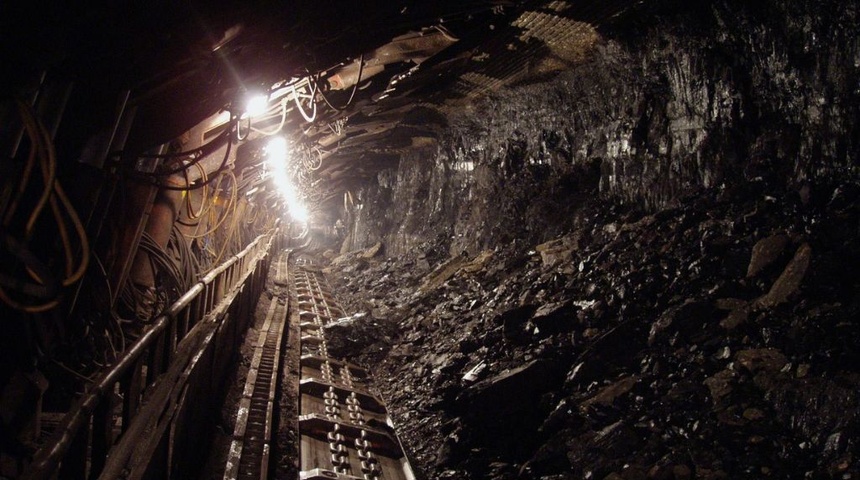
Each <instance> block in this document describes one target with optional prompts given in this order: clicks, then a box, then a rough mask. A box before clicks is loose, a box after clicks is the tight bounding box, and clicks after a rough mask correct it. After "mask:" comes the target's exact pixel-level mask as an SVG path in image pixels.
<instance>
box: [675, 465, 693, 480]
mask: <svg viewBox="0 0 860 480" xmlns="http://www.w3.org/2000/svg"><path fill="white" fill-rule="evenodd" d="M672 476H673V477H674V478H675V480H690V478H692V476H693V472H692V471H691V470H690V467H688V466H686V465H684V464H680V465H675V466H674V467H672Z"/></svg>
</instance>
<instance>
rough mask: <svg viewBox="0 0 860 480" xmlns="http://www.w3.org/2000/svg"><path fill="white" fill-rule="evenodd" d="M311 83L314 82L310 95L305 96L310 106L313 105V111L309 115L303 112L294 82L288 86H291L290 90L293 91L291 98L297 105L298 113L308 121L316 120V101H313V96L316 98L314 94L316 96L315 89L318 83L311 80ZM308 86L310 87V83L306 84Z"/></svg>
mask: <svg viewBox="0 0 860 480" xmlns="http://www.w3.org/2000/svg"><path fill="white" fill-rule="evenodd" d="M309 83H310V82H309ZM313 83H314V88H313V89H312V90H311V93H310V95H309V96H308V97H307V98H309V99H310V102H311V106H313V112H312V113H311V114H310V115H308V114H307V112H305V109H304V107H302V102H301V100H299V93H298V91H297V90H296V86H295V84H293V85H291V86H290V88H292V91H293V100H294V101H295V102H296V107H298V110H299V113H301V114H302V117H304V118H305V120H307V121H308V122H309V123H313V121H314V120H316V118H317V103H316V102H315V101H314V98H316V96H317V90H318V87H319V83H317V82H313ZM308 86H309V87H310V85H308Z"/></svg>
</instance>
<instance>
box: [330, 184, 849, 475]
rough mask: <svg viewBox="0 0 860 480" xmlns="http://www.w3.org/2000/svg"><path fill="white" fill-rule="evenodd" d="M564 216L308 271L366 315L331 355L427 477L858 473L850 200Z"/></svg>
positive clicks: (604, 210) (696, 201)
mask: <svg viewBox="0 0 860 480" xmlns="http://www.w3.org/2000/svg"><path fill="white" fill-rule="evenodd" d="M822 188H824V187H822ZM830 188H831V189H833V190H834V191H837V192H839V191H843V192H844V191H856V189H850V188H845V187H844V186H842V187H840V186H833V187H830ZM829 197H830V196H829V195H828V194H827V192H826V191H825V192H822V193H821V194H820V195H819V198H825V199H826V198H829ZM764 203H766V205H765V204H764ZM796 209H803V211H802V212H798V211H797V210H796ZM765 212H766V213H765ZM780 212H782V213H780ZM582 216H583V221H581V222H580V223H579V224H580V225H581V227H580V228H579V229H577V230H576V231H572V232H569V233H568V234H567V235H565V236H563V237H561V238H557V239H553V240H551V241H549V242H547V243H544V244H543V245H535V246H523V245H521V244H520V243H519V242H512V243H511V244H509V245H502V246H499V247H498V248H496V249H495V250H494V251H493V252H492V254H490V253H489V252H484V253H480V254H478V255H476V256H465V257H464V256H457V257H454V258H452V259H450V260H446V261H441V262H440V263H439V264H438V265H432V266H430V268H426V267H425V268H422V265H421V263H420V262H426V260H425V257H423V256H421V255H420V252H419V254H418V255H415V256H413V257H402V258H397V259H393V258H388V259H386V258H383V257H382V256H380V255H377V253H378V252H379V251H380V250H381V249H380V248H379V247H376V246H375V247H373V249H372V250H375V251H374V253H373V255H364V254H360V253H359V254H354V255H352V254H351V255H350V256H349V257H348V258H343V257H341V260H340V261H338V262H333V263H332V265H331V266H330V267H328V268H327V269H326V270H327V272H328V273H329V278H330V281H331V282H332V283H333V285H334V288H335V291H337V292H338V295H339V296H340V297H341V301H342V303H343V304H344V305H345V307H346V310H347V311H348V312H354V313H358V314H363V315H357V316H355V317H352V318H350V319H349V320H348V321H344V322H343V323H340V324H338V325H337V327H335V328H332V331H331V332H330V333H331V334H332V336H333V337H340V340H339V341H338V343H337V349H338V355H344V356H347V357H348V358H349V359H350V360H351V361H354V362H357V363H359V364H365V365H372V366H373V367H374V370H375V371H376V372H377V373H376V375H377V377H376V379H375V381H376V385H377V387H378V388H379V389H380V391H381V392H382V394H383V396H384V397H385V398H386V400H387V401H388V402H389V405H390V406H391V410H392V414H393V417H394V418H395V421H396V422H397V425H398V428H399V430H400V431H401V432H402V436H403V438H404V439H406V443H407V445H406V448H407V450H409V451H411V454H412V456H413V459H414V462H415V465H416V466H417V467H418V469H419V470H420V471H423V473H424V475H425V477H426V478H433V479H436V478H457V479H516V478H524V479H537V478H541V479H581V478H597V479H684V478H705V479H729V478H846V479H848V478H860V462H858V458H857V457H858V452H860V449H858V441H860V437H858V433H860V429H858V427H860V393H858V392H860V371H858V368H860V358H858V356H860V325H858V321H857V318H860V315H858V314H859V313H860V303H858V299H860V295H858V293H860V286H858V277H857V275H856V271H857V267H858V266H860V252H858V249H857V233H858V232H857V225H860V206H858V204H857V202H856V199H855V201H854V202H841V203H840V204H839V205H836V204H834V203H833V202H827V201H823V202H819V203H818V204H809V205H806V206H803V205H800V206H798V205H797V204H793V203H790V202H786V203H785V204H779V205H773V200H772V199H765V200H761V199H757V198H755V197H754V196H751V197H749V198H748V199H747V200H746V201H741V202H737V201H735V202H726V201H721V200H718V199H716V198H712V197H708V196H699V197H693V198H689V199H687V201H685V202H684V204H683V206H681V207H677V208H671V209H667V210H663V211H660V212H656V213H653V214H644V213H642V212H638V211H634V210H631V209H629V208H625V207H619V206H617V205H605V204H601V203H600V202H599V201H597V200H595V201H594V202H593V204H591V205H588V206H586V207H583V211H582Z"/></svg>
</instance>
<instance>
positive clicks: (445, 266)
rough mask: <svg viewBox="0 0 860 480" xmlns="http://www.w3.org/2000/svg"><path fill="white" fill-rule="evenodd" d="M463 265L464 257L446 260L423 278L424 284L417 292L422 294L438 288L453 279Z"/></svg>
mask: <svg viewBox="0 0 860 480" xmlns="http://www.w3.org/2000/svg"><path fill="white" fill-rule="evenodd" d="M464 263H466V258H464V257H459V256H458V257H452V258H450V259H448V260H447V261H445V262H444V263H442V264H440V265H439V266H438V267H436V268H435V269H434V270H433V271H432V272H430V274H429V275H427V276H426V277H425V278H424V283H423V284H422V285H421V287H420V288H419V291H420V292H422V293H424V292H429V291H431V290H435V289H437V288H439V287H440V286H441V285H442V284H443V283H445V282H446V281H448V280H449V279H450V278H451V277H453V276H454V274H455V273H457V270H459V269H460V267H461V266H463V264H464Z"/></svg>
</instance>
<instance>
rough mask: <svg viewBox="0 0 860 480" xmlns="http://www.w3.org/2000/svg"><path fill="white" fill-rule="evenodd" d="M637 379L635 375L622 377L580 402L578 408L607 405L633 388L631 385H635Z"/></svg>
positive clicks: (584, 408) (585, 408)
mask: <svg viewBox="0 0 860 480" xmlns="http://www.w3.org/2000/svg"><path fill="white" fill-rule="evenodd" d="M638 381H639V377H637V376H636V375H633V376H630V377H625V378H622V379H621V380H618V381H617V382H615V383H613V384H611V385H608V386H606V387H603V388H602V389H601V390H600V391H599V392H597V394H596V395H594V396H593V397H591V398H589V399H588V400H586V401H584V402H582V404H581V405H580V409H582V410H583V411H585V410H587V409H588V407H590V406H592V405H595V404H597V405H605V406H609V405H612V404H613V403H615V400H616V399H617V398H619V397H621V396H623V395H626V394H627V393H629V392H630V390H633V387H634V386H636V382H638Z"/></svg>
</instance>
